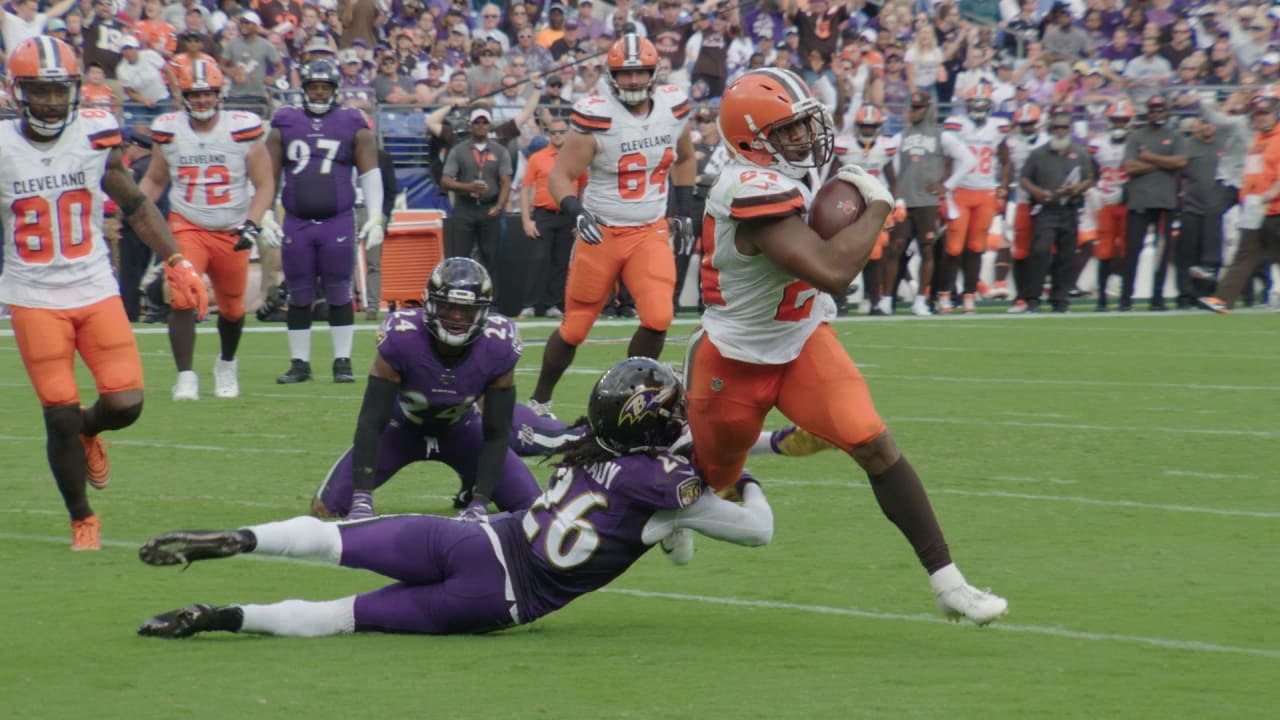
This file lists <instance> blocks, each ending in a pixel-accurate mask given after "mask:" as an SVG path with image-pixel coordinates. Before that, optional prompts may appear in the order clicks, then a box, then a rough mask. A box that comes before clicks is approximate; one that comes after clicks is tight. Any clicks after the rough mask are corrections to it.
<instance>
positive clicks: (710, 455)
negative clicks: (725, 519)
mask: <svg viewBox="0 0 1280 720" xmlns="http://www.w3.org/2000/svg"><path fill="white" fill-rule="evenodd" d="M688 356H689V358H690V360H689V362H688V363H687V365H688V370H687V372H688V375H687V377H686V378H685V387H686V388H687V392H688V398H689V428H690V429H691V430H692V431H693V447H694V464H696V465H697V466H698V469H699V470H700V471H701V472H702V477H703V478H704V479H705V480H706V481H707V483H708V484H710V485H711V487H713V488H715V489H717V490H723V489H724V488H726V487H732V486H733V484H734V483H735V482H737V481H738V478H739V477H740V476H741V475H742V468H743V467H744V466H745V465H746V463H747V453H748V452H750V450H751V446H752V445H754V444H755V442H756V439H757V438H758V437H759V436H760V431H761V430H763V429H764V421H765V417H766V416H767V415H768V414H769V411H770V410H772V409H773V408H775V407H776V408H778V409H779V410H781V411H782V414H783V415H786V416H787V417H788V418H790V420H791V421H792V422H794V423H795V424H796V425H799V426H800V427H802V428H804V429H805V430H808V431H809V432H811V433H813V434H814V435H817V436H818V437H820V438H822V439H824V440H827V441H828V442H831V443H832V444H834V445H836V446H837V447H839V448H840V449H842V450H844V451H845V452H849V451H850V450H852V449H853V448H855V447H860V446H862V445H866V444H867V443H869V442H871V441H872V440H874V439H876V438H877V437H879V436H880V435H881V434H882V433H884V431H885V425H884V422H883V421H882V420H881V419H880V415H879V413H877V412H876V408H875V404H874V403H873V402H872V401H871V391H870V389H868V387H867V382H866V380H865V379H863V377H862V373H861V372H859V371H858V366H857V365H855V364H854V363H853V359H852V358H850V357H849V353H847V352H845V349H844V347H843V346H842V345H841V344H840V341H839V340H838V339H837V338H836V333H835V331H834V330H832V329H831V327H830V326H829V325H822V326H820V327H819V328H818V329H817V330H816V331H814V333H813V335H811V336H809V339H808V341H806V342H805V345H804V348H802V349H801V350H800V355H799V357H797V358H796V359H795V360H792V361H791V362H789V363H786V364H784V365H758V364H755V363H745V362H739V361H737V360H731V359H729V358H726V357H724V356H723V355H721V354H720V351H719V350H718V349H717V348H716V346H715V344H714V343H712V342H711V340H710V338H708V337H707V336H706V335H705V334H704V333H701V332H699V333H696V334H695V336H694V339H693V344H692V346H691V347H690V348H689V351H688Z"/></svg>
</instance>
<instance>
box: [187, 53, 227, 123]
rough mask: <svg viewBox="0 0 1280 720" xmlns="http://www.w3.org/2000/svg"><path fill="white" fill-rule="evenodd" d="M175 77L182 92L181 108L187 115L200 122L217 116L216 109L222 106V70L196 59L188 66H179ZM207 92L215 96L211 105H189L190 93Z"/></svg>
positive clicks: (208, 62) (223, 81)
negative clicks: (210, 91) (184, 109)
mask: <svg viewBox="0 0 1280 720" xmlns="http://www.w3.org/2000/svg"><path fill="white" fill-rule="evenodd" d="M177 75H178V88H179V89H180V90H181V91H182V106H183V107H184V108H186V110H187V114H188V115H190V116H191V117H192V118H194V119H196V120H201V121H204V120H211V119H213V117H214V116H215V115H217V114H218V109H219V108H220V107H221V106H222V88H223V85H225V84H226V81H225V79H224V78H223V77H222V69H221V68H219V67H218V64H217V63H216V62H211V61H209V60H206V59H204V58H202V57H198V58H196V59H194V60H192V61H191V62H190V63H189V64H185V65H179V66H178V68H177ZM209 90H212V91H213V92H214V93H216V95H217V99H216V100H215V101H214V102H213V104H212V105H209V106H204V107H195V106H193V105H192V104H191V99H190V96H191V94H192V93H197V92H205V91H209Z"/></svg>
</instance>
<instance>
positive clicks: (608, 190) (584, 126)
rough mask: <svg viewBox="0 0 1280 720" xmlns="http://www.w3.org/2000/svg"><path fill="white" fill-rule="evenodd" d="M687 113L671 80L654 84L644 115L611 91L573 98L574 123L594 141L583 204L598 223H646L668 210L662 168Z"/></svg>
mask: <svg viewBox="0 0 1280 720" xmlns="http://www.w3.org/2000/svg"><path fill="white" fill-rule="evenodd" d="M688 116H689V97H688V96H687V95H685V93H684V91H683V90H681V89H680V88H677V87H676V86H674V85H659V86H658V87H656V88H654V90H653V108H652V109H651V110H650V111H649V114H648V115H647V116H645V117H636V116H635V115H633V114H631V111H630V110H628V109H627V106H626V105H623V104H622V102H621V101H619V100H618V99H617V98H616V97H614V96H613V94H612V93H602V94H599V95H588V96H586V97H584V98H582V99H581V100H579V101H578V102H576V103H574V105H573V112H572V113H571V114H570V116H569V118H570V122H571V123H572V124H573V129H574V130H576V131H578V132H580V133H587V134H589V135H592V136H594V139H595V143H596V154H595V157H594V158H592V160H591V165H590V166H589V167H588V176H587V177H588V180H587V189H586V190H585V191H584V192H583V195H582V204H583V206H584V207H586V209H587V210H590V211H591V214H593V215H595V216H596V219H597V220H598V221H599V222H600V224H601V225H606V226H617V225H623V226H636V225H648V224H649V223H651V222H654V221H656V220H657V219H658V218H661V217H663V216H665V215H666V214H667V173H668V172H669V171H670V170H671V164H672V163H673V162H675V158H676V143H677V142H678V141H679V139H680V134H681V133H682V132H684V125H685V118H687V117H688Z"/></svg>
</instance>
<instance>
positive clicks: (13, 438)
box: [0, 435, 312, 455]
mask: <svg viewBox="0 0 1280 720" xmlns="http://www.w3.org/2000/svg"><path fill="white" fill-rule="evenodd" d="M259 437H261V436H259ZM110 440H111V444H112V445H120V446H124V447H146V448H169V449H172V450H206V451H209V452H220V453H231V452H242V453H278V454H281V455H310V454H312V451H310V450H300V449H297V448H252V447H227V446H223V445H193V444H190V443H172V442H156V441H154V440H126V439H117V438H115V437H111V438H110ZM44 441H45V438H44V436H43V435H41V436H35V435H31V436H24V435H0V442H41V443H42V442H44Z"/></svg>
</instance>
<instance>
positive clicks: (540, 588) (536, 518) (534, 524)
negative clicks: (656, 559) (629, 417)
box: [494, 454, 705, 622]
mask: <svg viewBox="0 0 1280 720" xmlns="http://www.w3.org/2000/svg"><path fill="white" fill-rule="evenodd" d="M704 490H705V486H704V484H703V482H702V479H701V478H700V477H699V476H698V471H697V470H696V469H695V468H694V467H693V466H692V465H690V464H689V461H688V460H685V459H684V458H682V457H680V456H676V455H669V454H661V455H658V456H657V457H649V456H648V455H627V456H624V457H620V458H615V459H613V460H609V461H606V462H602V463H598V464H595V465H591V466H588V467H586V468H572V469H570V468H559V469H557V471H556V474H555V475H554V476H553V477H552V478H551V484H550V485H549V486H548V488H547V490H546V491H545V492H544V493H543V494H542V496H541V497H539V498H538V499H537V500H535V501H534V503H533V506H532V507H530V508H529V509H528V510H527V511H523V512H521V513H516V514H515V515H513V516H512V517H511V518H509V519H506V520H504V521H500V522H496V523H495V524H494V529H495V530H496V531H497V533H498V536H499V538H501V540H502V548H503V553H504V555H505V556H506V559H507V562H508V564H509V570H510V573H511V580H512V584H513V585H514V587H515V593H516V599H517V602H518V603H519V607H520V621H521V622H529V621H531V620H534V619H536V618H539V617H541V616H543V615H546V614H547V613H549V612H552V611H553V610H557V609H559V608H562V607H564V606H565V605H567V604H569V602H570V601H572V600H573V599H574V598H576V597H578V596H579V595H583V594H585V593H589V592H591V591H593V590H597V589H599V588H601V587H604V586H605V585H607V584H609V582H610V581H612V580H613V579H614V578H616V577H618V576H619V575H621V574H622V573H623V572H625V571H626V569H627V568H629V567H631V565H632V563H634V562H635V561H636V560H638V559H639V558H640V556H641V555H643V554H644V553H645V551H646V550H648V549H649V548H650V547H651V546H649V545H646V544H644V542H643V541H642V539H641V535H642V532H643V531H644V526H645V524H646V523H647V522H649V519H650V518H651V517H652V516H653V513H654V512H656V511H658V510H677V509H679V508H682V507H687V506H688V505H689V504H691V503H693V502H694V501H695V500H697V499H698V497H700V496H701V494H702V492H703V491H704Z"/></svg>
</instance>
